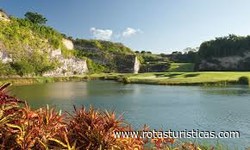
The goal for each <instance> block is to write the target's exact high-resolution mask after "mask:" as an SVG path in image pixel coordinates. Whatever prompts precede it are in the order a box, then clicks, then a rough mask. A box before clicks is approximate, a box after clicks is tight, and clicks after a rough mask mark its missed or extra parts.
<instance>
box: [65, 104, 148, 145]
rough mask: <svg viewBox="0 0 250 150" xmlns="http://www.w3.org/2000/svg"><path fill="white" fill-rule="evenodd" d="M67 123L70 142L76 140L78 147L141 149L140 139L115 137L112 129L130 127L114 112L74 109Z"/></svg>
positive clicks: (141, 142) (123, 129)
mask: <svg viewBox="0 0 250 150" xmlns="http://www.w3.org/2000/svg"><path fill="white" fill-rule="evenodd" d="M74 114H75V115H73V116H71V119H70V120H71V121H70V123H69V137H70V141H71V143H74V142H76V147H77V148H79V149H83V148H86V149H114V148H120V149H134V148H138V149H142V148H143V144H144V142H143V140H141V139H130V138H128V139H123V140H120V139H116V138H115V137H114V135H113V132H114V131H129V130H131V128H130V127H129V126H128V125H127V124H125V123H124V121H123V120H122V119H121V117H118V118H116V115H115V113H114V112H111V113H109V112H107V111H105V112H101V111H96V110H94V109H93V108H92V107H90V109H89V110H87V109H86V108H84V107H83V108H81V109H79V110H76V109H75V113H74Z"/></svg>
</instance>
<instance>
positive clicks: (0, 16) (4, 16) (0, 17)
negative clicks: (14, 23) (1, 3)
mask: <svg viewBox="0 0 250 150" xmlns="http://www.w3.org/2000/svg"><path fill="white" fill-rule="evenodd" d="M0 21H10V18H9V16H8V15H7V14H6V13H5V12H4V11H3V10H2V9H0Z"/></svg>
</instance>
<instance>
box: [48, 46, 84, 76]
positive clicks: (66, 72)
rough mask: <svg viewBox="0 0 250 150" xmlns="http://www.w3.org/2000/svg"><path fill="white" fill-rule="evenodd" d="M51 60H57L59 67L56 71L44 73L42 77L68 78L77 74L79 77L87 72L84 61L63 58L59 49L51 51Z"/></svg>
mask: <svg viewBox="0 0 250 150" xmlns="http://www.w3.org/2000/svg"><path fill="white" fill-rule="evenodd" d="M51 58H52V59H57V60H58V62H59V63H60V67H58V68H57V69H56V70H53V71H49V72H46V73H44V74H43V76H70V75H77V74H78V75H80V74H84V73H87V72H88V66H87V61H86V60H82V59H76V58H64V57H63V56H62V54H61V50H60V49H57V50H53V51H51Z"/></svg>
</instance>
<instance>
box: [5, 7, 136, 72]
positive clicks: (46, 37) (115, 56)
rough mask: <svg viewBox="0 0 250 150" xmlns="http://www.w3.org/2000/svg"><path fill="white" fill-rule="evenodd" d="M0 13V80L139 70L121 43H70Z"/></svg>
mask: <svg viewBox="0 0 250 150" xmlns="http://www.w3.org/2000/svg"><path fill="white" fill-rule="evenodd" d="M0 12H1V13H2V15H1V16H3V17H1V18H0V26H1V28H0V70H1V72H0V76H10V75H11V76H13V75H19V76H68V75H75V74H84V73H87V72H92V73H93V72H129V73H136V72H138V70H139V64H140V63H139V60H138V59H137V57H136V55H135V54H134V52H133V51H132V50H131V49H129V48H128V47H126V46H124V45H122V44H120V43H113V42H108V41H99V40H84V39H77V40H73V39H72V40H68V39H67V37H66V36H65V35H63V34H61V33H59V32H57V31H56V30H54V29H53V28H51V27H48V26H45V25H41V24H36V23H32V22H31V21H29V20H27V19H20V18H14V17H9V16H8V15H7V14H5V13H4V12H3V11H0ZM3 14H4V15H3Z"/></svg>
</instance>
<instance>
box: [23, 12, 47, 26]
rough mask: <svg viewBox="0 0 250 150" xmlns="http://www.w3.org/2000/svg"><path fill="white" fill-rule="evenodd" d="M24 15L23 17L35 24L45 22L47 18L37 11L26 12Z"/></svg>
mask: <svg viewBox="0 0 250 150" xmlns="http://www.w3.org/2000/svg"><path fill="white" fill-rule="evenodd" d="M24 16H25V19H27V20H29V21H31V22H33V23H35V24H46V22H47V19H46V18H45V17H44V16H43V15H41V14H39V13H37V12H27V13H26V14H25V15H24Z"/></svg>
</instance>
